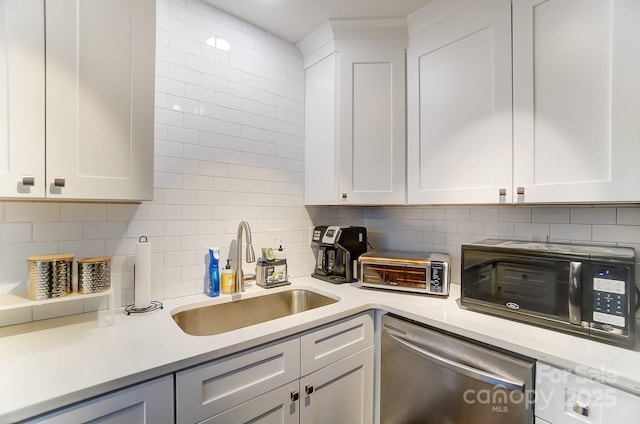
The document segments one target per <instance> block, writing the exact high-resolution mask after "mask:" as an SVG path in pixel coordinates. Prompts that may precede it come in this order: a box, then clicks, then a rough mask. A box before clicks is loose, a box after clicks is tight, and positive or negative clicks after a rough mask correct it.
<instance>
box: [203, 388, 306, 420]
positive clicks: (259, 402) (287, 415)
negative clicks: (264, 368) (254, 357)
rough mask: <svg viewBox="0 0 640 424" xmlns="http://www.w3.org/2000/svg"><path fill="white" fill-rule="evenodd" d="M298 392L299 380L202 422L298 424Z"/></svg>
mask: <svg viewBox="0 0 640 424" xmlns="http://www.w3.org/2000/svg"><path fill="white" fill-rule="evenodd" d="M297 393H298V381H297V380H296V381H293V382H291V383H289V384H285V385H284V386H282V387H278V388H277V389H274V390H271V391H270V392H267V393H265V394H263V395H261V396H258V397H257V398H254V399H251V400H249V401H247V402H245V403H242V404H240V405H238V406H235V407H233V408H230V409H227V410H226V411H224V412H221V413H220V414H218V415H216V416H214V417H211V418H208V419H206V420H204V421H201V423H203V424H204V423H206V424H229V423H255V424H267V423H281V424H297V423H299V422H300V411H299V409H298V406H297V402H296V401H294V400H293V399H294V398H295V395H296V394H297Z"/></svg>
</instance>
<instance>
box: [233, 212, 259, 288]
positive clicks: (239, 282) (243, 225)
mask: <svg viewBox="0 0 640 424" xmlns="http://www.w3.org/2000/svg"><path fill="white" fill-rule="evenodd" d="M242 230H244V235H245V241H246V242H247V263H252V262H255V261H256V255H255V253H253V246H252V245H251V228H250V227H249V224H248V223H247V221H240V224H238V234H237V236H236V248H237V251H236V253H237V254H236V258H237V261H236V293H240V292H243V291H244V275H243V273H242Z"/></svg>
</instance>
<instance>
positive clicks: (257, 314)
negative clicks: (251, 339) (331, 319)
mask: <svg viewBox="0 0 640 424" xmlns="http://www.w3.org/2000/svg"><path fill="white" fill-rule="evenodd" d="M337 301H338V300H337V299H334V298H332V297H328V296H325V295H322V294H320V293H316V292H314V291H311V290H305V289H292V290H286V291H281V292H276V293H271V294H267V295H263V296H256V297H250V298H247V299H241V300H236V301H233V302H228V303H218V304H215V305H206V306H200V307H194V308H191V309H186V310H183V311H180V312H176V313H173V314H172V317H173V320H174V321H175V322H176V324H178V326H179V327H180V328H181V329H182V331H184V332H185V333H187V334H191V335H193V336H211V335H213V334H220V333H225V332H227V331H231V330H237V329H239V328H243V327H248V326H250V325H254V324H259V323H261V322H265V321H271V320H273V319H276V318H282V317H286V316H288V315H293V314H297V313H300V312H304V311H308V310H310V309H315V308H319V307H321V306H326V305H331V304H332V303H335V302H337Z"/></svg>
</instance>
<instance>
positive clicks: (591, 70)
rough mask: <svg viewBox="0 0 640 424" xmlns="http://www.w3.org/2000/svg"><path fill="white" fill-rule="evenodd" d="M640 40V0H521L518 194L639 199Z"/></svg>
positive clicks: (516, 34)
mask: <svg viewBox="0 0 640 424" xmlns="http://www.w3.org/2000/svg"><path fill="white" fill-rule="evenodd" d="M638 46H640V2H638V1H637V0H544V1H541V0H518V1H514V2H513V98H514V187H521V188H522V189H523V191H524V194H523V196H520V197H521V199H519V200H523V201H525V202H583V201H589V202H620V201H634V202H637V201H639V200H640V50H639V47H638ZM521 191H522V190H521Z"/></svg>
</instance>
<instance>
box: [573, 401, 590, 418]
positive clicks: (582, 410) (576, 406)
mask: <svg viewBox="0 0 640 424" xmlns="http://www.w3.org/2000/svg"><path fill="white" fill-rule="evenodd" d="M573 412H575V413H576V414H579V415H582V416H583V417H588V416H589V407H588V406H587V405H583V404H581V403H580V402H573Z"/></svg>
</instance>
